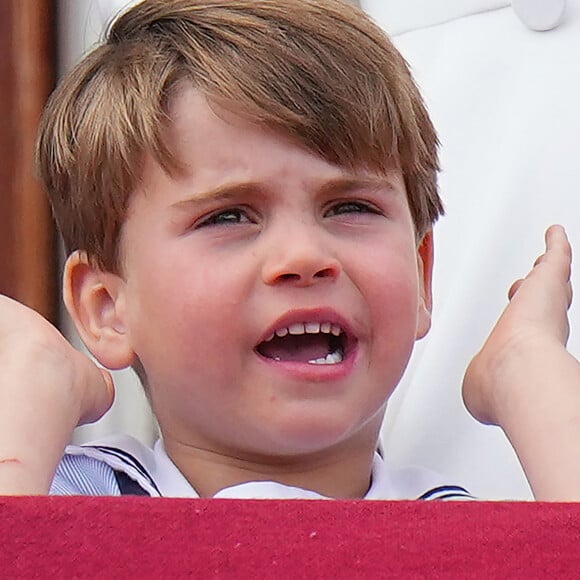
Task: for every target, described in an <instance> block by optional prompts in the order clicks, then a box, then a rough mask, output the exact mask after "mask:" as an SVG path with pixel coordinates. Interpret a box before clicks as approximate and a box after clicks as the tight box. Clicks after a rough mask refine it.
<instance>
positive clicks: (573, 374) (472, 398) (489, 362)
mask: <svg viewBox="0 0 580 580" xmlns="http://www.w3.org/2000/svg"><path fill="white" fill-rule="evenodd" d="M571 258H572V252H571V248H570V244H569V243H568V239H567V237H566V233H565V231H564V229H563V228H562V227H561V226H552V227H551V228H549V229H548V231H547V232H546V251H545V253H544V254H543V255H541V256H540V257H539V258H538V259H537V260H536V262H535V264H534V266H533V268H532V269H531V271H530V272H529V274H528V275H527V276H526V277H525V278H524V279H523V280H518V281H517V282H515V283H514V284H513V286H512V287H511V288H510V291H509V298H510V302H509V304H508V306H507V308H506V309H505V311H504V313H503V314H502V316H501V317H500V319H499V321H498V322H497V324H496V325H495V327H494V329H493V331H492V333H491V335H490V336H489V338H488V340H487V341H486V343H485V345H484V347H483V349H482V350H481V351H480V352H479V353H478V354H477V355H476V356H475V357H474V359H473V360H472V362H471V364H470V365H469V367H468V369H467V372H466V374H465V378H464V383H463V397H464V400H465V404H466V406H467V408H468V410H469V411H470V412H471V414H472V415H473V416H474V417H475V418H476V419H478V420H479V421H481V422H483V423H488V424H495V425H499V426H500V427H502V429H503V430H504V431H505V433H506V435H507V436H508V438H509V439H510V441H511V443H512V445H513V446H514V448H515V449H516V452H517V454H518V456H519V458H520V461H521V463H522V466H523V467H524V470H525V471H526V475H527V477H528V480H529V482H530V485H531V487H532V489H533V491H534V495H535V497H536V499H543V500H572V499H580V462H579V461H578V454H579V451H578V450H579V449H580V446H579V442H580V364H579V363H578V361H577V360H576V358H575V357H573V356H572V355H571V354H570V353H569V352H568V351H567V350H566V341H567V339H568V332H569V325H568V315H567V312H568V308H569V307H570V303H571V300H572V286H571V283H570V268H571Z"/></svg>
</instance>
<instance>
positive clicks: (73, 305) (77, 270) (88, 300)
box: [63, 252, 135, 370]
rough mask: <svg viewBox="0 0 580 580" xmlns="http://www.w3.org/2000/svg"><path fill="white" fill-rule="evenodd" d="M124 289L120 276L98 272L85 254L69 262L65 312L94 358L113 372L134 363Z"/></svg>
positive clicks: (67, 264) (66, 268)
mask: <svg viewBox="0 0 580 580" xmlns="http://www.w3.org/2000/svg"><path fill="white" fill-rule="evenodd" d="M124 288H125V282H124V280H123V279H122V278H121V277H120V276H118V275H116V274H113V273H111V272H105V271H103V270H101V269H99V268H97V267H96V266H94V265H93V264H91V263H90V261H89V260H88V258H87V256H86V254H85V253H84V252H74V253H73V254H71V255H70V256H69V258H68V260H67V261H66V264H65V268H64V279H63V298H64V303H65V305H66V308H67V310H68V312H69V314H70V316H71V318H72V320H73V322H74V324H75V326H76V329H77V331H78V333H79V335H80V337H81V339H82V341H83V342H84V343H85V345H86V347H87V348H88V349H89V351H90V352H91V354H92V355H93V356H94V357H95V358H96V359H97V360H98V361H99V362H100V363H101V364H102V365H103V366H104V367H106V368H108V369H113V370H117V369H122V368H125V367H128V366H130V365H131V364H133V362H134V361H135V353H134V352H133V350H132V348H131V340H130V335H129V332H128V330H127V324H126V309H125V292H124Z"/></svg>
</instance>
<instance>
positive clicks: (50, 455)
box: [0, 227, 580, 501]
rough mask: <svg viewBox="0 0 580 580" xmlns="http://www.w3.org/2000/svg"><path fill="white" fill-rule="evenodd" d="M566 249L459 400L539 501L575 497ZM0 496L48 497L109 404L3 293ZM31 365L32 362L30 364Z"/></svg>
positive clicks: (579, 486)
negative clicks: (500, 435)
mask: <svg viewBox="0 0 580 580" xmlns="http://www.w3.org/2000/svg"><path fill="white" fill-rule="evenodd" d="M570 263H571V250H570V246H569V244H568V241H567V238H566V235H565V232H564V230H563V229H562V228H561V227H552V228H550V229H549V230H548V232H547V234H546V252H545V253H544V254H543V255H542V256H541V257H540V258H539V259H538V260H537V261H536V264H535V265H534V267H533V269H532V270H531V271H530V273H529V274H528V276H527V277H526V278H525V279H524V280H520V281H518V282H516V283H515V284H514V285H513V286H512V288H511V290H510V294H509V296H510V303H509V305H508V307H507V308H506V310H505V311H504V313H503V315H502V316H501V318H500V319H499V321H498V323H497V325H496V326H495V328H494V330H493V331H492V333H491V335H490V337H489V339H488V340H487V342H486V344H485V345H484V347H483V349H482V350H481V351H480V352H479V353H478V354H477V355H476V356H475V358H474V359H473V361H472V363H471V364H470V366H469V368H468V370H467V373H466V375H465V380H464V399H465V402H466V405H467V407H468V409H469V411H470V412H471V413H472V415H473V416H474V417H475V418H476V419H478V420H479V421H481V422H484V423H488V424H496V425H500V426H501V427H502V428H503V429H504V431H505V432H506V434H507V436H508V437H509V439H510V441H511V443H512V445H513V446H514V448H515V449H516V452H517V453H518V456H519V458H520V460H521V462H522V465H523V467H524V470H525V471H526V474H527V477H528V479H529V481H530V484H531V486H532V489H533V491H534V495H535V497H536V499H538V500H547V501H578V500H580V465H579V464H580V462H578V441H579V440H580V364H579V363H578V361H577V360H576V359H575V358H574V357H573V356H572V355H571V354H569V353H568V352H567V350H566V346H565V345H566V340H567V337H568V331H569V326H568V318H567V311H568V308H569V305H570V302H571V298H572V289H571V285H570ZM0 320H1V321H2V325H1V326H0V383H1V384H2V385H3V387H2V390H1V391H0V414H1V416H0V441H1V442H2V444H1V447H0V493H1V494H2V495H27V494H46V493H47V492H48V489H49V486H50V482H51V480H52V477H53V475H54V472H55V469H56V467H57V465H58V462H59V460H60V457H61V455H62V452H63V449H64V447H65V445H66V444H67V443H68V441H69V440H70V437H71V434H72V431H73V429H74V428H75V426H76V425H77V424H83V423H88V422H92V421H95V420H97V419H98V418H99V417H100V416H102V415H103V414H104V413H105V412H106V411H107V410H108V409H109V407H110V405H111V404H112V401H113V397H114V390H113V382H112V380H111V377H110V375H109V373H108V372H107V371H104V370H102V369H100V368H98V367H97V366H96V365H94V364H93V362H92V361H91V360H90V359H89V358H87V357H86V356H85V355H83V354H81V353H79V352H78V351H76V350H75V349H74V348H73V347H72V346H71V345H70V344H69V343H68V342H67V341H66V340H65V338H64V337H63V336H62V335H61V334H60V333H59V332H58V331H57V330H56V329H55V328H53V327H52V326H51V325H50V324H49V323H48V322H47V321H46V320H44V319H43V318H42V317H41V316H40V315H38V314H37V313H35V312H33V311H31V310H30V309H28V308H26V307H24V306H22V305H20V304H18V303H17V302H15V301H13V300H10V299H8V298H6V297H2V296H0ZM32 363H34V364H32Z"/></svg>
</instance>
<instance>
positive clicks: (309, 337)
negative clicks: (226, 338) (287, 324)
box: [258, 334, 330, 362]
mask: <svg viewBox="0 0 580 580" xmlns="http://www.w3.org/2000/svg"><path fill="white" fill-rule="evenodd" d="M258 352H259V353H260V354H262V355H263V356H265V357H268V358H272V359H277V360H278V359H279V360H287V361H297V362H308V361H311V360H316V359H318V358H324V357H325V356H326V355H327V354H328V353H329V352H330V349H329V346H328V337H327V336H326V335H322V334H301V335H298V336H294V335H291V334H288V335H286V336H284V337H283V338H280V337H278V336H275V337H274V338H273V339H272V340H270V341H269V342H263V343H262V344H261V345H260V346H259V347H258Z"/></svg>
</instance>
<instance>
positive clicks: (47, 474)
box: [0, 296, 114, 495]
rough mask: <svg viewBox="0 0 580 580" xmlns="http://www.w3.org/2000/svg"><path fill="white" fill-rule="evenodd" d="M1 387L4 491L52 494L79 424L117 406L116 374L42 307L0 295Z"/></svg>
mask: <svg viewBox="0 0 580 580" xmlns="http://www.w3.org/2000/svg"><path fill="white" fill-rule="evenodd" d="M0 385H2V388H1V389H0V441H1V446H0V489H1V490H2V494H4V495H8V494H11V493H12V494H17V495H21V494H45V493H47V492H48V489H49V487H50V483H51V481H52V477H53V476H54V471H55V470H56V467H57V465H58V462H59V461H60V459H61V457H62V453H63V451H64V447H65V445H66V444H67V443H69V441H70V438H71V435H72V432H73V430H74V428H75V427H76V426H77V425H80V424H83V423H90V422H92V421H96V420H97V419H99V418H100V417H101V416H102V415H103V414H104V413H105V412H106V411H107V410H108V409H109V407H110V406H111V404H112V402H113V397H114V390H113V381H112V379H111V376H110V375H109V373H108V372H107V371H106V370H104V369H100V368H98V367H97V366H96V365H95V364H94V363H93V362H92V361H91V360H90V359H89V358H88V357H87V356H85V355H84V354H82V353H80V352H79V351H77V350H75V349H74V348H73V347H72V346H71V345H70V344H69V343H68V342H67V340H66V339H65V338H64V337H63V336H62V335H61V334H60V333H59V332H58V331H57V330H56V328H54V327H53V326H52V325H51V324H50V323H49V322H48V321H47V320H45V319H44V318H43V317H42V316H40V315H39V314H38V313H36V312H34V311H33V310H31V309H29V308H27V307H26V306H23V305H22V304H19V303H18V302H16V301H14V300H11V299H10V298H7V297H5V296H0Z"/></svg>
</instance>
